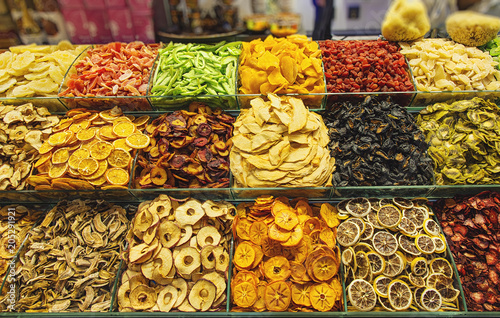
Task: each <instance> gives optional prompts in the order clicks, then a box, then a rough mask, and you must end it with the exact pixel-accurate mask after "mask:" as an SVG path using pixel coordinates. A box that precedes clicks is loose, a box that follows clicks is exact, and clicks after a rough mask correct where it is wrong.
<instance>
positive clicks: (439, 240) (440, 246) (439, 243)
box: [432, 234, 446, 253]
mask: <svg viewBox="0 0 500 318" xmlns="http://www.w3.org/2000/svg"><path fill="white" fill-rule="evenodd" d="M432 240H433V241H434V245H435V246H436V251H435V252H436V253H444V252H445V251H446V243H445V239H444V237H443V235H442V234H441V235H440V236H434V237H432Z"/></svg>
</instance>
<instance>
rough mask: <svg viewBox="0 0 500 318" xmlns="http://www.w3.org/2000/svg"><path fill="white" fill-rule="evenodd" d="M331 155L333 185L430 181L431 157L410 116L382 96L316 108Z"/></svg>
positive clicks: (414, 183)
mask: <svg viewBox="0 0 500 318" xmlns="http://www.w3.org/2000/svg"><path fill="white" fill-rule="evenodd" d="M322 115H323V119H324V121H325V124H326V126H327V127H328V129H329V134H330V143H329V145H328V146H329V148H330V150H331V155H332V156H333V157H335V160H336V169H335V172H334V173H333V185H334V186H377V185H379V186H383V185H425V184H432V177H433V170H432V160H431V159H430V157H429V156H428V155H427V148H428V145H427V143H426V142H425V137H424V134H423V133H422V132H421V131H420V129H419V128H418V127H417V125H416V123H415V119H414V118H413V116H412V115H410V114H409V113H408V112H407V111H406V109H405V108H403V107H402V106H400V105H398V104H394V103H392V102H391V101H390V100H388V99H382V98H376V97H367V98H366V99H365V100H364V101H363V102H361V103H357V104H351V103H350V102H343V103H338V104H334V105H333V107H332V108H331V109H330V110H326V111H324V112H323V113H322Z"/></svg>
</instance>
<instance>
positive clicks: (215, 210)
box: [117, 195, 236, 312]
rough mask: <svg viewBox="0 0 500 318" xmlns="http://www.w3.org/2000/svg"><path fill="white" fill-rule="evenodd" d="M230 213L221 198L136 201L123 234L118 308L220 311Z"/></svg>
mask: <svg viewBox="0 0 500 318" xmlns="http://www.w3.org/2000/svg"><path fill="white" fill-rule="evenodd" d="M235 214H236V209H235V207H234V206H233V205H232V204H231V203H227V202H224V201H221V202H213V201H211V200H208V201H205V202H203V203H201V202H199V201H198V200H195V199H188V200H187V201H185V202H182V201H181V202H178V201H174V200H171V199H170V198H169V197H168V196H166V195H160V196H159V197H157V198H156V199H155V200H153V201H146V202H143V203H141V205H140V206H139V209H138V210H137V213H136V215H135V217H134V219H133V220H132V227H131V228H130V230H129V233H128V235H127V242H128V244H129V245H128V250H127V252H126V253H125V261H126V263H127V265H128V269H127V270H126V271H125V272H124V273H123V276H122V281H121V286H120V288H119V290H118V294H117V295H118V306H119V310H120V311H163V312H168V311H174V310H175V311H183V312H194V311H219V310H223V309H224V308H225V306H226V287H227V286H226V285H227V279H226V275H227V272H228V270H229V253H228V251H229V242H230V239H231V220H232V219H233V218H234V215H235Z"/></svg>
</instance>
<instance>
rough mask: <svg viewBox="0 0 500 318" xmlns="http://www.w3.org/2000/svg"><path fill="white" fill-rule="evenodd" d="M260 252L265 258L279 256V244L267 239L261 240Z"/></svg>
mask: <svg viewBox="0 0 500 318" xmlns="http://www.w3.org/2000/svg"><path fill="white" fill-rule="evenodd" d="M261 246H262V252H264V255H266V256H267V257H274V256H277V255H280V254H281V252H282V248H281V244H280V243H279V242H278V241H275V240H273V239H271V238H269V237H266V238H265V239H263V240H262V245H261Z"/></svg>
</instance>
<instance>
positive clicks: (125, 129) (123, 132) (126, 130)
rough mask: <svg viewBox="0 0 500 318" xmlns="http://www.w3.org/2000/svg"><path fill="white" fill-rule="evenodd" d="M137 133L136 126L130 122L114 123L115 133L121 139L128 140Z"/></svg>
mask: <svg viewBox="0 0 500 318" xmlns="http://www.w3.org/2000/svg"><path fill="white" fill-rule="evenodd" d="M134 132H135V125H134V124H132V123H131V122H130V121H121V122H118V123H114V125H113V133H114V134H115V135H117V136H118V137H121V138H126V137H128V136H130V135H132V134H133V133H134Z"/></svg>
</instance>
